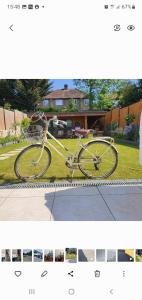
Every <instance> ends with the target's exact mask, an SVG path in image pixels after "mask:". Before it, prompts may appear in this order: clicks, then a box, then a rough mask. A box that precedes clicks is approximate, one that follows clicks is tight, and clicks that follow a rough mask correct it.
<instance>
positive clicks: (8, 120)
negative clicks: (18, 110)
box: [4, 109, 15, 130]
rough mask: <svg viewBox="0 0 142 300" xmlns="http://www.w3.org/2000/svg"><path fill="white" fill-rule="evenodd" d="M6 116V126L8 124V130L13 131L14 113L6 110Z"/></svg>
mask: <svg viewBox="0 0 142 300" xmlns="http://www.w3.org/2000/svg"><path fill="white" fill-rule="evenodd" d="M4 114H5V124H6V130H9V129H13V125H14V121H15V120H14V112H13V111H10V110H7V109H4Z"/></svg>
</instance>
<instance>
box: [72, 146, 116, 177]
mask: <svg viewBox="0 0 142 300" xmlns="http://www.w3.org/2000/svg"><path fill="white" fill-rule="evenodd" d="M117 164H118V153H117V150H116V149H115V147H114V146H113V145H112V144H110V143H109V142H107V141H92V142H90V143H88V144H87V145H85V147H84V148H82V149H81V150H80V152H79V155H78V166H79V169H80V171H81V172H82V173H83V174H84V175H85V176H87V177H88V178H93V179H103V178H107V177H109V176H110V175H111V174H112V173H113V172H114V171H115V169H116V167H117Z"/></svg>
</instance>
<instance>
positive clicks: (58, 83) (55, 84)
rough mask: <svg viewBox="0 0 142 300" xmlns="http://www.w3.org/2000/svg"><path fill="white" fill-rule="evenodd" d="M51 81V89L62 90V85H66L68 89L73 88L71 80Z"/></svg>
mask: <svg viewBox="0 0 142 300" xmlns="http://www.w3.org/2000/svg"><path fill="white" fill-rule="evenodd" d="M51 81H53V89H54V90H56V89H63V88H64V84H67V85H68V87H69V88H74V84H73V80H72V79H51Z"/></svg>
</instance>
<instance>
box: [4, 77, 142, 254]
mask: <svg viewBox="0 0 142 300" xmlns="http://www.w3.org/2000/svg"><path fill="white" fill-rule="evenodd" d="M141 99H142V79H137V80H136V79H135V80H130V79H129V80H126V79H125V80H120V79H119V80H113V79H102V80H100V79H75V80H71V79H66V80H64V79H59V80H57V79H56V80H54V79H33V80H32V79H15V80H8V79H7V80H0V220H1V221H3V220H5V221H7V220H21V221H22V220H34V221H42V220H43V221H90V220H94V221H119V220H120V221H121V220H124V221H125V220H133V221H135V220H142V204H141V198H142V119H141V112H142V100H141ZM134 207H135V209H134ZM35 259H36V255H35Z"/></svg>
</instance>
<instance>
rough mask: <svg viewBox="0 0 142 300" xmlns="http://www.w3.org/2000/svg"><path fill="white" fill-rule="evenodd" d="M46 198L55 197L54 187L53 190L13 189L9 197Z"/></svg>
mask: <svg viewBox="0 0 142 300" xmlns="http://www.w3.org/2000/svg"><path fill="white" fill-rule="evenodd" d="M45 195H46V196H47V195H48V197H50V198H51V197H54V196H55V187H53V188H24V189H21V188H19V189H14V190H13V193H12V194H11V196H10V197H22V198H23V197H30V196H31V197H35V198H36V197H43V198H45Z"/></svg>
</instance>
